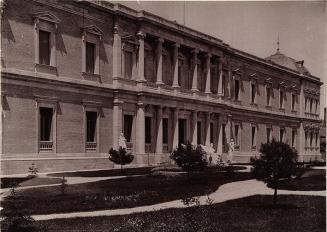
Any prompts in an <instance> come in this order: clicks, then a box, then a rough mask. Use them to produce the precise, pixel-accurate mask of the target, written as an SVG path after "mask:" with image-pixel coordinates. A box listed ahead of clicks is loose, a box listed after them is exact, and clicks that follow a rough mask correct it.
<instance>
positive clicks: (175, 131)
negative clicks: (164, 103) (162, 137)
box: [172, 108, 179, 150]
mask: <svg viewBox="0 0 327 232" xmlns="http://www.w3.org/2000/svg"><path fill="white" fill-rule="evenodd" d="M178 113H179V109H178V108H175V109H174V122H173V149H172V150H174V149H175V148H176V147H177V146H178V135H179V134H178V133H179V125H178Z"/></svg>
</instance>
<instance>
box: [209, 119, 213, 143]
mask: <svg viewBox="0 0 327 232" xmlns="http://www.w3.org/2000/svg"><path fill="white" fill-rule="evenodd" d="M210 143H213V123H212V122H211V123H210Z"/></svg>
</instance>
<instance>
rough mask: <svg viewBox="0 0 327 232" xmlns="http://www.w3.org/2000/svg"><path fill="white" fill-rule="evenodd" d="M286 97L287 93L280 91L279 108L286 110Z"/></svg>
mask: <svg viewBox="0 0 327 232" xmlns="http://www.w3.org/2000/svg"><path fill="white" fill-rule="evenodd" d="M284 97H285V91H284V90H283V89H280V90H279V108H280V109H284Z"/></svg>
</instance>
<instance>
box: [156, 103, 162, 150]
mask: <svg viewBox="0 0 327 232" xmlns="http://www.w3.org/2000/svg"><path fill="white" fill-rule="evenodd" d="M156 153H157V154H161V153H162V107H161V106H158V108H157V141H156Z"/></svg>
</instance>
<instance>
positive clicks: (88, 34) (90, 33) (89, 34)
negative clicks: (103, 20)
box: [81, 25, 103, 77]
mask: <svg viewBox="0 0 327 232" xmlns="http://www.w3.org/2000/svg"><path fill="white" fill-rule="evenodd" d="M81 30H82V74H83V76H84V77H86V76H100V42H101V40H102V35H103V32H102V31H101V30H100V29H99V28H98V27H97V26H95V25H90V26H86V27H83V28H82V29H81ZM87 42H88V43H93V44H95V55H94V56H95V57H94V73H89V72H87V70H86V66H87V64H86V62H87V60H86V53H87V51H86V43H87Z"/></svg>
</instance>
